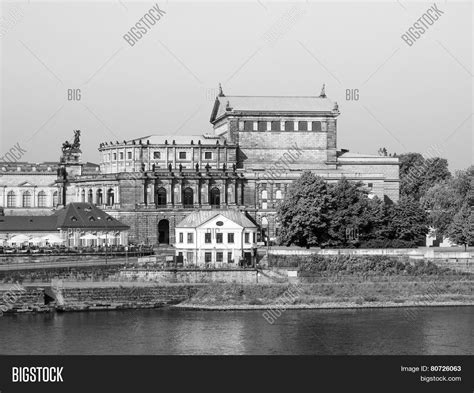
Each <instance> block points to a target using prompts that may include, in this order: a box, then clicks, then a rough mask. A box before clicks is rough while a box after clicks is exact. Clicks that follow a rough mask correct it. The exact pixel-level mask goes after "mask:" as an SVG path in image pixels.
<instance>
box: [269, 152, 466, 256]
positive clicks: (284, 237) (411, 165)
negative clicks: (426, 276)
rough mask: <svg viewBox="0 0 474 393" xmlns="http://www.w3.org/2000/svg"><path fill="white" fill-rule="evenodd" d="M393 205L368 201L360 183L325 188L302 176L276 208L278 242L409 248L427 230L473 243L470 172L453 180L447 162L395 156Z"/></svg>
mask: <svg viewBox="0 0 474 393" xmlns="http://www.w3.org/2000/svg"><path fill="white" fill-rule="evenodd" d="M399 157H400V161H401V166H400V181H401V187H400V188H401V192H400V200H399V201H398V203H391V202H390V201H388V202H384V201H382V200H380V199H379V198H377V197H374V198H370V197H369V195H368V192H367V191H366V190H364V188H363V187H362V184H361V183H357V182H351V181H348V180H347V179H344V178H343V179H341V180H340V181H338V182H337V183H327V182H326V181H325V180H324V179H322V178H320V177H318V176H316V175H314V174H313V173H311V172H305V173H303V175H302V176H301V177H300V178H299V179H298V180H297V181H295V182H294V183H293V184H292V186H291V187H290V188H289V192H288V193H287V195H286V197H285V200H284V201H282V203H281V204H280V206H279V208H278V219H279V221H280V227H281V230H280V234H279V240H280V242H281V243H282V244H286V245H290V244H295V245H298V246H302V247H311V246H320V247H415V246H418V245H424V244H425V236H426V234H427V233H428V232H429V231H430V230H431V231H432V232H433V234H434V235H442V236H448V237H449V238H450V239H451V240H452V241H453V242H455V243H457V244H463V245H465V246H467V245H469V244H472V243H473V242H474V226H473V224H474V222H473V221H472V220H473V218H474V216H473V214H472V209H471V207H472V206H473V205H474V199H473V192H474V187H473V186H474V167H470V168H469V169H467V170H466V171H459V172H457V173H456V175H455V176H454V177H452V176H451V174H450V172H449V171H448V169H447V161H446V160H444V159H439V158H433V159H424V158H423V157H422V156H421V155H419V154H415V153H409V154H406V155H402V156H399Z"/></svg>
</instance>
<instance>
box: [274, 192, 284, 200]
mask: <svg viewBox="0 0 474 393" xmlns="http://www.w3.org/2000/svg"><path fill="white" fill-rule="evenodd" d="M275 198H276V199H283V194H282V193H281V190H276V193H275Z"/></svg>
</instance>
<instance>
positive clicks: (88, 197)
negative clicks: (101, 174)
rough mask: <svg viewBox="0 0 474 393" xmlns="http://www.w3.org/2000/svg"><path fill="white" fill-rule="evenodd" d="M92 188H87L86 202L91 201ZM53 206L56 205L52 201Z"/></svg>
mask: <svg viewBox="0 0 474 393" xmlns="http://www.w3.org/2000/svg"><path fill="white" fill-rule="evenodd" d="M92 194H93V193H92V190H89V192H88V193H87V202H89V203H92ZM53 206H56V205H55V204H54V202H53Z"/></svg>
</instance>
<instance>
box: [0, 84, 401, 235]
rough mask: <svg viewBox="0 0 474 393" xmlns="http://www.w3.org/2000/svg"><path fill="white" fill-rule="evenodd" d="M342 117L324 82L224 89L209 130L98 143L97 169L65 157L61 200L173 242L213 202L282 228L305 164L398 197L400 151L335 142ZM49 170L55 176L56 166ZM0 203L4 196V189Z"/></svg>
mask: <svg viewBox="0 0 474 393" xmlns="http://www.w3.org/2000/svg"><path fill="white" fill-rule="evenodd" d="M338 116H339V108H338V105H337V103H335V102H333V101H331V100H329V99H328V98H327V97H326V95H325V94H324V91H323V92H322V93H321V95H320V96H313V97H246V96H226V95H224V93H223V92H222V91H220V93H219V95H218V97H216V100H215V103H214V106H213V109H212V113H211V119H210V122H211V124H212V127H213V132H212V133H210V134H205V135H193V136H191V135H190V136H176V135H171V136H166V135H149V136H145V137H142V138H138V139H133V140H128V141H122V142H119V141H116V142H104V143H101V144H100V146H99V152H100V154H101V163H100V170H98V169H97V170H95V171H94V170H92V168H91V167H90V166H89V167H87V166H86V165H85V164H82V163H81V161H80V154H79V155H75V156H74V157H73V158H71V157H64V156H63V158H62V160H61V161H60V163H59V171H58V178H57V180H56V183H55V184H52V185H51V187H52V188H54V189H55V190H59V197H58V204H64V203H69V202H91V203H94V204H97V205H98V206H99V207H100V208H101V209H103V210H105V211H106V212H108V213H109V214H111V215H112V216H114V217H116V218H117V219H119V220H120V221H121V222H123V223H124V224H127V225H129V226H130V232H129V235H130V241H131V242H135V243H140V242H143V243H148V244H159V243H165V244H172V243H174V242H175V239H174V232H175V225H176V224H177V223H178V222H180V221H181V220H182V219H183V218H184V217H186V216H187V215H188V214H189V213H190V212H193V211H195V210H197V209H201V210H206V209H213V208H219V209H239V210H240V211H242V212H245V214H247V216H249V217H251V218H252V219H253V220H254V221H255V223H256V224H257V225H259V226H260V227H261V230H260V231H259V238H258V239H257V241H259V242H260V241H262V238H261V237H260V234H262V235H264V236H266V235H268V236H269V237H270V238H271V239H272V238H276V237H277V235H278V223H277V222H276V219H275V217H276V207H277V204H278V203H279V201H280V200H282V199H283V198H284V197H285V194H286V192H287V190H288V187H289V186H290V184H291V183H292V182H293V181H294V180H295V179H297V178H298V177H299V176H300V175H301V173H302V171H303V170H310V171H312V172H314V173H315V174H317V175H319V176H322V177H324V178H325V179H327V181H329V182H336V181H337V180H339V179H341V178H342V177H343V176H344V177H346V178H347V179H349V180H355V181H361V182H362V183H363V185H364V187H366V188H367V189H368V191H369V192H370V194H371V195H374V196H375V195H376V196H378V197H380V198H382V199H390V200H392V201H397V200H398V195H399V174H398V170H399V162H398V158H396V157H387V156H379V155H360V154H353V153H350V152H349V151H348V150H337V117H338ZM86 168H88V169H87V170H86ZM50 177H51V179H50V180H51V183H53V177H55V173H54V171H53V172H52V173H51V176H50ZM3 181H4V180H3V178H0V186H4V184H3ZM15 181H18V179H16V180H15ZM18 187H19V185H18ZM0 189H1V187H0ZM0 203H3V205H2V206H6V205H7V204H6V202H5V201H4V197H3V199H2V194H0ZM6 214H8V213H6ZM265 238H266V237H265Z"/></svg>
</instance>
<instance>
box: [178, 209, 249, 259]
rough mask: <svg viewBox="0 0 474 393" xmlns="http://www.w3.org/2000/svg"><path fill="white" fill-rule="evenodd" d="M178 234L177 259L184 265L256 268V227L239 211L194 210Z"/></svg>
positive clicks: (182, 222) (182, 223)
mask: <svg viewBox="0 0 474 393" xmlns="http://www.w3.org/2000/svg"><path fill="white" fill-rule="evenodd" d="M175 231H176V243H175V248H176V256H177V258H178V261H180V260H182V261H183V263H184V265H199V266H203V265H209V264H211V265H212V266H217V267H218V266H225V265H234V266H236V267H237V266H239V265H241V266H254V265H255V261H256V250H257V243H256V242H257V226H256V225H255V224H254V223H253V222H252V221H251V220H250V219H249V218H248V217H247V216H246V215H245V214H244V213H242V212H240V211H238V210H203V211H195V212H193V213H191V214H190V215H188V216H187V217H186V218H185V219H184V220H182V221H181V222H180V223H179V224H177V225H176V228H175Z"/></svg>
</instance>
